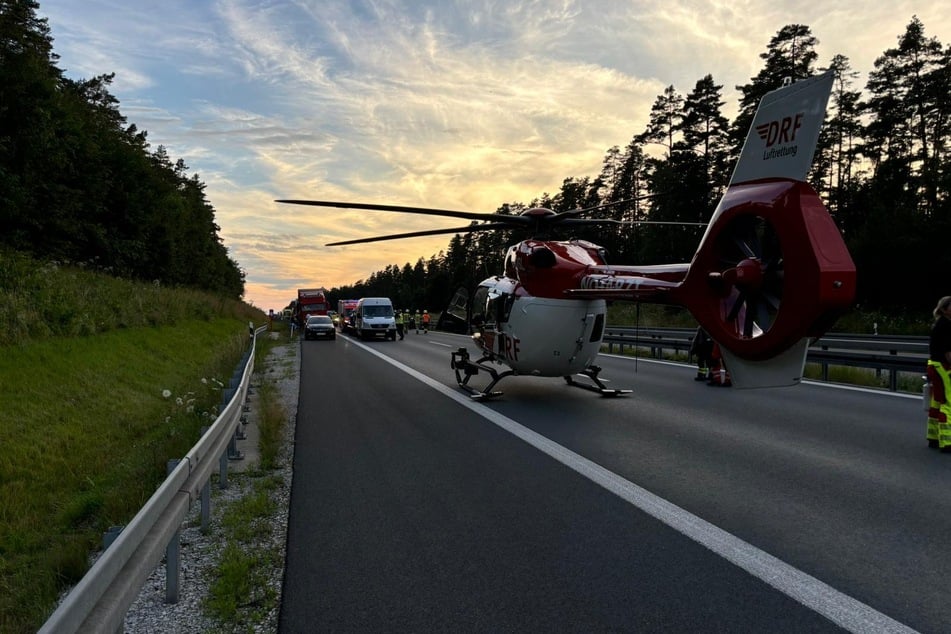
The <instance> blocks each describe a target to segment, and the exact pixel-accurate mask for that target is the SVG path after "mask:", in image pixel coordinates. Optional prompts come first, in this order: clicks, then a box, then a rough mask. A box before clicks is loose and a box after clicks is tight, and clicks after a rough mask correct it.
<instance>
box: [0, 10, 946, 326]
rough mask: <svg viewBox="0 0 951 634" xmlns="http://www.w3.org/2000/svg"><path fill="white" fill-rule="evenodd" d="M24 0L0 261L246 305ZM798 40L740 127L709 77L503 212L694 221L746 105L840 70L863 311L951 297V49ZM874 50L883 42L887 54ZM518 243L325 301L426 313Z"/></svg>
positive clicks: (164, 170)
mask: <svg viewBox="0 0 951 634" xmlns="http://www.w3.org/2000/svg"><path fill="white" fill-rule="evenodd" d="M38 6H39V5H38V2H36V1H35V0H0V223H2V227H3V231H0V248H11V249H15V250H20V251H25V252H28V253H30V254H31V255H34V256H36V257H37V258H39V259H42V260H55V261H62V262H67V263H73V264H80V265H84V266H89V267H93V268H96V269H100V270H104V271H108V272H110V273H112V274H114V275H116V276H119V277H127V278H132V279H141V280H150V281H154V280H157V281H159V282H162V283H165V284H171V285H181V286H188V287H194V288H199V289H203V290H210V291H213V292H216V293H221V294H224V295H226V296H228V297H234V298H240V297H242V296H243V294H244V272H243V271H242V270H241V269H240V268H239V266H238V264H237V263H236V262H235V261H234V260H233V259H231V258H230V257H229V255H228V250H227V248H226V247H225V246H224V245H223V243H222V240H221V238H220V236H219V227H218V225H217V224H216V223H215V211H214V209H213V207H212V206H211V204H210V203H209V202H208V199H207V197H206V195H205V184H204V183H202V182H201V181H200V180H199V178H198V176H197V175H189V173H188V171H189V170H188V167H187V166H186V165H185V162H184V161H183V160H182V159H178V160H175V161H173V160H172V159H171V158H170V157H169V156H168V154H167V152H166V150H165V148H163V147H161V146H159V147H158V148H156V149H155V150H153V149H152V148H151V147H150V145H149V143H148V141H147V133H146V132H145V131H143V130H139V129H137V127H136V126H135V124H130V123H128V122H127V121H126V119H125V117H124V116H123V115H122V114H121V113H120V110H119V103H118V100H117V99H116V98H115V97H114V96H113V95H111V94H110V92H109V86H110V82H111V81H112V78H113V75H111V74H105V75H100V76H98V77H94V78H91V79H84V80H78V81H77V80H72V79H69V78H66V77H65V76H64V74H63V72H62V71H61V70H60V69H59V68H58V67H57V65H56V62H57V60H58V56H57V55H56V54H55V53H54V52H53V45H52V38H51V36H50V33H49V28H48V25H47V22H46V19H43V18H39V17H37V14H36V11H37V9H38ZM817 45H818V40H817V39H816V37H815V36H814V35H813V34H812V31H811V29H810V27H808V26H806V25H801V24H791V25H787V26H784V27H783V28H782V29H780V30H779V31H778V32H777V33H776V34H775V36H773V37H772V39H771V40H770V41H769V43H768V44H767V46H766V50H765V51H764V52H763V53H762V54H761V55H760V57H761V58H762V60H763V64H762V68H761V69H760V71H759V72H758V73H757V75H756V76H755V77H752V78H751V79H750V81H749V82H748V83H746V84H744V85H741V86H735V87H733V88H735V90H736V91H737V93H738V108H737V115H736V116H735V117H734V118H733V120H732V121H730V120H729V119H728V118H727V117H726V116H725V115H724V114H723V108H724V105H725V104H726V97H725V96H724V87H723V86H722V85H720V84H717V83H716V81H715V79H714V77H713V76H712V75H709V74H707V75H705V76H703V77H701V78H700V79H698V80H697V81H696V84H695V85H694V86H693V88H692V89H691V90H690V91H689V92H688V93H686V94H683V93H681V92H680V91H678V90H677V89H676V88H675V87H674V86H668V87H667V88H666V89H665V90H664V91H663V93H662V94H660V95H658V96H657V98H656V100H655V102H654V104H653V106H652V108H651V112H650V115H649V121H648V124H647V126H646V127H645V129H644V130H641V131H637V132H636V133H635V134H634V135H633V137H632V138H631V140H630V141H629V142H628V143H627V144H626V145H625V146H624V147H620V146H614V147H611V148H609V149H607V151H606V152H605V155H604V159H603V163H602V168H601V172H600V173H599V174H598V175H596V176H583V177H577V176H569V177H566V178H564V180H563V181H562V183H561V187H560V189H559V190H558V191H557V192H555V193H553V194H549V193H544V194H541V195H540V196H539V197H538V198H536V199H534V200H531V201H528V202H527V203H524V202H511V203H504V204H500V206H499V207H498V209H497V210H496V211H497V212H498V213H511V214H517V213H520V212H521V211H522V210H524V209H526V208H529V207H535V206H544V207H549V208H551V209H553V210H555V211H565V210H569V209H577V208H588V207H595V206H600V205H604V204H606V203H615V202H617V201H625V200H627V201H634V202H629V203H622V204H616V205H614V206H611V207H605V208H603V209H601V210H599V211H597V212H596V213H594V214H592V216H593V217H607V218H613V219H617V220H628V221H643V220H652V221H678V222H701V223H703V222H706V221H708V220H709V218H710V216H711V214H712V212H713V210H714V208H715V206H716V203H717V201H718V200H719V198H720V196H721V195H722V194H723V191H724V189H725V187H726V184H727V182H728V180H729V177H730V173H731V171H732V167H733V165H734V162H735V160H736V157H737V156H738V155H739V151H740V148H741V144H742V142H743V139H744V138H745V136H746V132H747V130H748V129H749V125H750V122H751V120H752V118H753V115H754V113H755V110H756V107H757V105H758V104H759V101H760V99H761V98H762V96H763V95H764V94H766V93H767V92H769V91H770V90H773V89H775V88H777V87H779V86H781V85H782V84H783V82H784V81H787V80H790V79H792V80H795V79H802V78H804V77H807V76H811V75H815V74H816V73H819V72H821V71H823V70H826V69H832V70H834V71H835V76H836V80H835V85H834V88H833V93H832V97H831V99H830V104H829V110H828V115H827V119H826V124H825V126H824V127H823V130H822V135H821V138H820V143H819V148H818V150H817V153H816V158H815V161H814V167H813V170H812V172H811V174H810V177H809V180H810V182H811V183H812V185H813V187H815V188H816V190H817V191H818V192H819V194H820V195H821V196H822V198H823V200H824V201H825V202H826V204H827V206H828V208H829V210H830V212H831V213H832V215H833V217H834V218H835V219H836V222H837V223H838V226H839V228H840V229H841V231H842V233H843V236H844V238H845V241H846V243H847V245H848V247H849V250H850V252H851V253H852V257H853V259H854V260H855V263H856V265H857V268H858V284H859V289H858V301H859V304H860V305H861V306H862V307H863V308H869V309H877V310H884V311H889V312H896V311H897V312H900V311H903V310H923V309H926V308H929V307H930V306H931V305H933V302H934V299H935V297H937V296H940V295H945V294H949V285H948V283H947V282H946V281H945V278H944V276H943V273H944V272H945V271H946V270H949V264H951V261H949V260H951V251H949V250H948V249H947V248H945V245H944V240H945V239H946V238H947V236H949V235H951V231H949V230H951V226H949V224H951V209H949V207H951V198H949V190H951V170H949V159H948V155H947V150H946V148H947V143H948V137H949V122H951V47H949V46H945V45H942V43H941V42H939V41H938V40H937V39H936V38H934V37H929V36H927V35H926V32H925V25H924V24H923V23H922V22H921V21H920V20H919V19H918V18H917V17H912V18H911V20H910V22H909V23H908V25H907V27H906V28H905V31H904V32H903V33H900V34H898V35H897V37H896V44H895V46H893V47H890V48H884V51H883V52H882V54H881V55H880V56H879V57H878V58H877V59H876V60H875V61H874V68H873V70H872V71H871V72H870V73H869V75H868V77H867V80H866V81H865V84H864V87H861V86H859V85H858V82H859V74H858V72H856V71H854V70H853V68H852V65H851V61H850V60H849V59H848V58H846V57H845V56H843V55H834V56H833V57H832V58H831V59H830V60H829V61H828V63H825V64H820V62H819V58H818V54H817V53H816V50H815V49H816V46H817ZM885 46H887V43H883V47H885ZM700 235H701V229H699V228H693V227H685V226H667V225H660V226H658V225H650V226H648V225H636V224H632V225H627V226H624V227H622V228H619V229H617V230H614V231H604V230H598V231H596V232H594V231H592V232H591V233H587V234H586V233H584V232H576V233H575V234H572V235H570V236H558V237H561V238H581V239H587V240H590V241H592V242H595V243H597V244H600V245H602V246H604V247H605V249H606V250H607V252H608V253H609V260H610V261H613V262H618V263H624V264H644V263H649V264H663V263H669V262H683V261H688V260H689V259H690V258H691V257H692V255H693V252H694V250H695V248H696V246H697V243H698V241H699V238H700ZM522 237H525V236H520V235H518V234H517V233H516V232H514V231H500V232H482V233H472V234H459V235H456V236H454V237H453V238H452V239H451V240H450V241H449V243H448V245H447V248H446V249H445V250H444V251H441V252H440V253H438V254H436V255H433V256H431V257H430V258H429V259H428V260H426V259H422V258H421V259H419V260H418V261H417V262H416V263H415V264H413V263H406V264H404V265H402V266H400V265H398V264H392V265H390V266H388V267H386V268H385V269H383V270H381V271H377V272H375V273H373V274H372V275H370V276H369V278H368V279H366V280H360V281H358V282H356V283H354V284H352V285H349V286H344V287H339V288H334V289H332V291H331V298H332V299H337V298H344V297H360V296H364V295H386V296H390V297H392V298H394V301H396V302H397V303H398V305H400V306H405V307H409V308H415V307H419V308H423V307H426V308H428V309H430V310H438V309H440V308H442V307H444V306H445V305H446V304H447V303H448V302H449V299H450V298H451V297H452V295H453V292H454V291H455V289H457V288H459V287H463V288H469V289H471V288H472V287H473V286H474V285H475V284H476V283H478V281H479V280H481V279H483V278H485V277H487V276H489V275H493V274H496V273H498V272H499V268H500V262H501V259H502V253H503V251H504V248H505V247H506V246H508V245H509V244H511V243H513V242H515V241H516V240H518V239H520V238H522Z"/></svg>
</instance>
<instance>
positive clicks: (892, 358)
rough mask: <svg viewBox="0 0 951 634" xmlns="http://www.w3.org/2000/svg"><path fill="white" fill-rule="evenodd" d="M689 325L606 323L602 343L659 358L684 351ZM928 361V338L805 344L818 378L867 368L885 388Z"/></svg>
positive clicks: (831, 338)
mask: <svg viewBox="0 0 951 634" xmlns="http://www.w3.org/2000/svg"><path fill="white" fill-rule="evenodd" d="M694 332H696V330H695V329H693V328H620V327H614V326H608V327H607V328H606V329H605V333H604V343H605V344H606V345H607V346H608V352H614V346H618V350H619V351H620V352H622V353H623V351H624V348H625V347H631V346H633V347H637V348H647V349H649V350H650V356H651V357H653V358H662V357H663V355H664V351H669V350H672V351H676V352H680V353H684V354H686V353H687V351H688V350H690V342H691V340H692V339H693V335H694ZM927 361H928V337H912V336H900V335H889V336H885V335H857V334H838V333H833V334H828V335H826V336H824V337H820V338H819V339H818V340H816V341H815V342H813V343H812V344H811V345H810V346H809V350H808V352H807V354H806V362H807V363H816V364H819V366H820V368H821V372H822V380H823V381H828V380H829V368H830V367H831V366H849V367H859V368H868V369H871V370H875V371H876V372H882V371H887V372H888V374H889V376H888V389H889V390H891V391H892V392H895V391H897V390H898V375H899V374H900V373H902V372H908V373H915V374H919V375H922V374H924V372H925V366H926V364H927Z"/></svg>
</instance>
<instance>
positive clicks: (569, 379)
mask: <svg viewBox="0 0 951 634" xmlns="http://www.w3.org/2000/svg"><path fill="white" fill-rule="evenodd" d="M600 372H601V368H600V367H599V366H596V365H589V366H588V367H587V368H585V369H584V371H582V372H579V373H578V374H577V375H576V376H585V377H587V378H588V379H590V380H591V382H592V383H594V385H591V384H590V383H579V382H577V381H575V379H574V377H573V376H570V375H569V376H566V377H565V382H566V383H567V384H568V385H571V386H573V387H580V388H582V389H584V390H588V391H590V392H596V393H598V394H600V395H601V396H620V395H622V394H630V393H631V391H632V390H621V389H611V388H609V387H608V386H607V385H605V384H604V381H602V380H601V379H599V378H598V374H600Z"/></svg>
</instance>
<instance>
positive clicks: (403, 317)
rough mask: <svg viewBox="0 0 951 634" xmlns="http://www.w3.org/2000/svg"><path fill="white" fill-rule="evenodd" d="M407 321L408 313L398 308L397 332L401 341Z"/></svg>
mask: <svg viewBox="0 0 951 634" xmlns="http://www.w3.org/2000/svg"><path fill="white" fill-rule="evenodd" d="M405 323H406V314H405V313H404V312H403V311H401V310H398V311H396V334H397V335H399V337H400V341H402V340H403V325H404V324H405Z"/></svg>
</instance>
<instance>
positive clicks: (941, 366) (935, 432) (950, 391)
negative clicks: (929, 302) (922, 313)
mask: <svg viewBox="0 0 951 634" xmlns="http://www.w3.org/2000/svg"><path fill="white" fill-rule="evenodd" d="M933 314H934V316H935V321H934V325H933V326H931V336H930V338H929V346H928V347H929V358H928V380H929V382H930V383H931V403H930V408H929V409H928V430H927V437H928V446H929V447H932V448H936V449H940V450H941V451H942V452H947V453H951V403H949V402H948V399H949V397H951V296H945V297H942V298H941V299H940V300H938V305H937V306H935V309H934V311H933Z"/></svg>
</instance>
